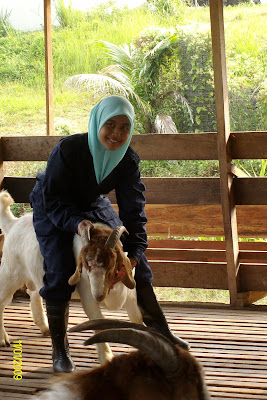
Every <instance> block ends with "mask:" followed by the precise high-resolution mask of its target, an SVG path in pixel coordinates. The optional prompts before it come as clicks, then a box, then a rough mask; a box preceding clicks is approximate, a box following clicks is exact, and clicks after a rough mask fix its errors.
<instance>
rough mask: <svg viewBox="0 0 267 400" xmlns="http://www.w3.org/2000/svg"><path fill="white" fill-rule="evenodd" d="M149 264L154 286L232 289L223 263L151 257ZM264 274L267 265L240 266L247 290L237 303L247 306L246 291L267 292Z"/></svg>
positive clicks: (240, 294)
mask: <svg viewBox="0 0 267 400" xmlns="http://www.w3.org/2000/svg"><path fill="white" fill-rule="evenodd" d="M149 263H150V266H151V269H152V271H153V276H154V280H153V284H154V286H162V287H183V288H202V289H224V290H227V289H229V287H228V277H227V266H226V263H223V262H196V261H164V260H150V262H149ZM263 276H267V264H241V265H240V277H241V284H240V289H241V292H244V293H241V292H239V293H238V294H237V296H236V304H235V305H238V306H242V305H244V304H242V303H240V300H241V301H242V298H244V300H245V299H247V298H248V296H247V293H246V292H252V291H253V292H266V291H267V279H262V277H263ZM261 294H262V295H264V294H263V293H261ZM256 297H257V295H255V296H252V295H251V297H250V299H251V300H252V299H253V301H256V300H255V299H256Z"/></svg>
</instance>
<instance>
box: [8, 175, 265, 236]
mask: <svg viewBox="0 0 267 400" xmlns="http://www.w3.org/2000/svg"><path fill="white" fill-rule="evenodd" d="M34 184H35V178H19V177H6V178H5V180H4V185H3V188H5V189H7V190H8V191H9V192H10V193H11V195H12V196H13V198H14V199H15V202H18V203H28V202H29V193H30V192H31V190H32V188H33V186H34ZM148 189H149V188H148ZM112 196H113V197H112ZM112 196H111V200H113V201H114V195H112ZM114 208H115V209H116V210H117V206H116V205H115V204H114ZM146 214H147V218H148V223H147V232H148V235H151V236H165V237H170V236H192V237H198V236H215V237H216V236H224V231H223V223H222V211H221V207H220V206H219V205H208V206H207V205H190V207H189V206H188V205H178V204H147V205H146ZM237 220H238V229H239V236H240V237H254V238H257V237H260V238H266V237H267V224H266V220H267V206H266V205H263V206H237Z"/></svg>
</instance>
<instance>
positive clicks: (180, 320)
mask: <svg viewBox="0 0 267 400" xmlns="http://www.w3.org/2000/svg"><path fill="white" fill-rule="evenodd" d="M257 309H258V308H257ZM163 310H164V313H165V315H166V318H167V320H168V322H169V325H170V327H171V329H172V330H173V331H174V332H175V333H176V334H179V335H180V336H181V337H183V338H185V339H187V340H189V341H190V344H191V352H192V353H193V354H194V355H195V356H196V357H197V359H198V360H199V362H200V363H201V364H202V366H203V369H204V372H205V376H206V382H207V385H208V388H209V391H210V393H211V395H212V399H216V398H218V399H239V400H244V399H250V400H252V399H255V400H259V399H265V398H266V396H267V355H266V354H267V353H266V350H267V323H266V322H267V319H266V312H259V311H256V310H255V309H253V310H251V309H245V310H236V309H230V308H229V307H228V308H227V309H211V308H210V307H206V308H205V307H204V308H203V307H202V308H190V307H177V306H176V307H173V306H163ZM104 315H105V316H107V317H112V318H114V317H115V318H120V319H123V320H125V319H127V316H126V313H125V311H124V310H123V311H119V312H109V311H104ZM5 319H6V326H7V331H8V332H9V333H10V332H12V333H13V332H16V337H18V338H19V339H20V340H22V350H23V352H22V354H23V366H24V368H25V370H24V374H23V379H22V382H21V381H20V382H21V383H20V382H17V381H14V380H13V379H12V376H13V370H12V368H13V365H12V362H9V360H12V357H13V348H12V346H11V347H9V348H0V371H1V372H2V375H1V373H0V398H1V399H2V398H3V399H5V398H8V399H11V400H12V399H13V400H17V399H19V398H21V399H23V398H29V397H30V396H31V394H32V393H34V392H35V391H36V389H37V388H38V387H39V388H45V387H47V386H48V379H49V378H50V377H52V375H53V374H52V363H51V345H50V339H49V338H41V337H40V335H39V334H37V331H38V329H37V328H36V327H35V326H34V325H33V322H32V321H31V317H30V306H29V301H28V300H16V301H14V302H13V303H12V304H11V305H9V306H8V307H7V311H6V312H5ZM19 320H20V323H18V321H19ZM83 320H86V318H85V314H84V312H83V310H82V307H81V304H80V302H78V301H75V302H73V301H72V302H71V304H70V324H69V325H70V326H73V325H74V324H76V323H78V322H81V321H83ZM89 335H91V333H90V332H81V333H69V335H68V336H69V342H70V351H71V354H72V356H73V359H74V362H75V363H76V365H77V368H78V370H82V369H85V368H92V367H94V366H97V365H98V364H97V360H96V350H95V347H94V346H92V347H91V346H90V347H87V348H85V347H84V346H83V345H82V343H83V341H84V340H85V339H87V338H88V337H89ZM112 350H113V351H114V352H115V354H121V353H122V352H127V351H129V347H127V346H123V345H116V346H113V345H112ZM42 365H44V366H42Z"/></svg>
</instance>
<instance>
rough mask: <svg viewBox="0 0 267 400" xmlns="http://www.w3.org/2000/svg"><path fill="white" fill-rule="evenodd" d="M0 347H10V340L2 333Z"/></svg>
mask: <svg viewBox="0 0 267 400" xmlns="http://www.w3.org/2000/svg"><path fill="white" fill-rule="evenodd" d="M0 347H10V340H9V337H8V334H7V333H6V332H4V335H3V336H2V339H1V340H0Z"/></svg>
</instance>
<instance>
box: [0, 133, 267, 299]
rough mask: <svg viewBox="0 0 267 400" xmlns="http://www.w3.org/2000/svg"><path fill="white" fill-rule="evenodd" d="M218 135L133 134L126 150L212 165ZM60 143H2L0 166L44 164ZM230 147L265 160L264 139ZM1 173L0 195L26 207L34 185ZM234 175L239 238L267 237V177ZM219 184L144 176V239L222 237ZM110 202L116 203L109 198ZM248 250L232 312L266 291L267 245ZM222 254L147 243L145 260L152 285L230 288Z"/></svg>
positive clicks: (250, 136)
mask: <svg viewBox="0 0 267 400" xmlns="http://www.w3.org/2000/svg"><path fill="white" fill-rule="evenodd" d="M216 136H217V135H216V133H198V134H176V135H172V134H164V135H157V134H147V135H134V137H133V139H132V147H133V148H134V149H135V150H136V151H137V152H138V154H139V155H140V157H141V159H142V160H216V159H218V155H217V138H216ZM60 139H61V137H58V136H51V137H47V136H34V137H29V136H28V137H2V138H1V141H0V152H1V153H0V154H1V157H2V167H3V165H4V163H5V162H6V161H46V160H47V159H48V156H49V154H50V152H51V150H52V148H53V147H54V145H55V144H56V143H57V142H58V141H59V140H60ZM228 146H229V149H228V150H229V152H230V153H231V156H232V158H234V159H235V158H236V159H257V158H267V133H266V132H243V133H236V132H235V133H232V134H231V135H230V140H229V143H228ZM1 172H2V174H1V176H2V185H1V186H2V188H5V189H7V190H8V191H9V192H10V193H11V194H12V196H13V197H14V199H15V201H16V202H18V203H25V202H29V193H30V191H31V190H32V188H33V186H34V183H35V178H29V177H10V176H4V172H3V169H2V171H1ZM229 174H231V172H230V171H229ZM238 175H239V171H238V170H237V169H235V168H233V170H232V174H231V176H234V178H233V184H232V186H231V188H230V192H231V196H233V197H234V201H235V205H236V210H237V224H238V234H239V236H240V237H261V238H266V237H267V185H266V182H267V181H266V178H259V177H247V176H242V177H238ZM240 175H243V174H240ZM220 180H221V178H213V177H212V178H207V177H200V178H193V177H192V178H165V177H162V178H146V177H143V181H144V183H145V185H146V200H147V206H146V212H147V217H148V224H147V231H148V235H150V236H157V237H164V238H165V239H166V238H168V237H170V236H172V237H173V236H192V237H198V236H225V230H226V229H228V228H227V226H225V224H224V222H223V217H222V206H223V202H222V198H223V196H222V193H221V190H222V189H221V187H222V186H221V182H220ZM109 197H110V199H111V201H112V203H115V197H114V194H113V193H111V194H109ZM115 207H116V206H115ZM233 240H234V239H233ZM162 246H163V247H162ZM203 246H204V248H203ZM214 246H215V247H214ZM246 246H247V247H246V248H244V245H243V244H242V243H240V244H239V248H240V251H239V254H238V256H239V268H238V271H237V274H236V278H235V279H237V280H238V288H239V290H238V293H237V299H238V301H235V302H234V305H240V304H246V303H249V302H251V301H254V300H255V299H257V298H260V297H262V296H263V295H265V292H267V244H266V243H259V244H257V243H256V244H247V245H246ZM185 247H186V248H185ZM227 251H228V249H227V245H226V246H225V244H224V243H222V244H221V243H220V242H217V243H216V244H211V242H209V241H208V242H204V245H203V243H202V242H199V241H191V242H188V241H183V242H181V241H177V240H171V241H170V240H169V241H167V242H166V241H163V242H162V241H161V240H158V241H157V242H155V241H152V240H150V242H149V249H148V250H147V256H148V258H149V260H150V263H151V266H152V269H153V273H154V284H155V285H156V286H179V287H197V288H216V289H229V275H228V265H227V263H228V262H227ZM231 279H232V278H231Z"/></svg>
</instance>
